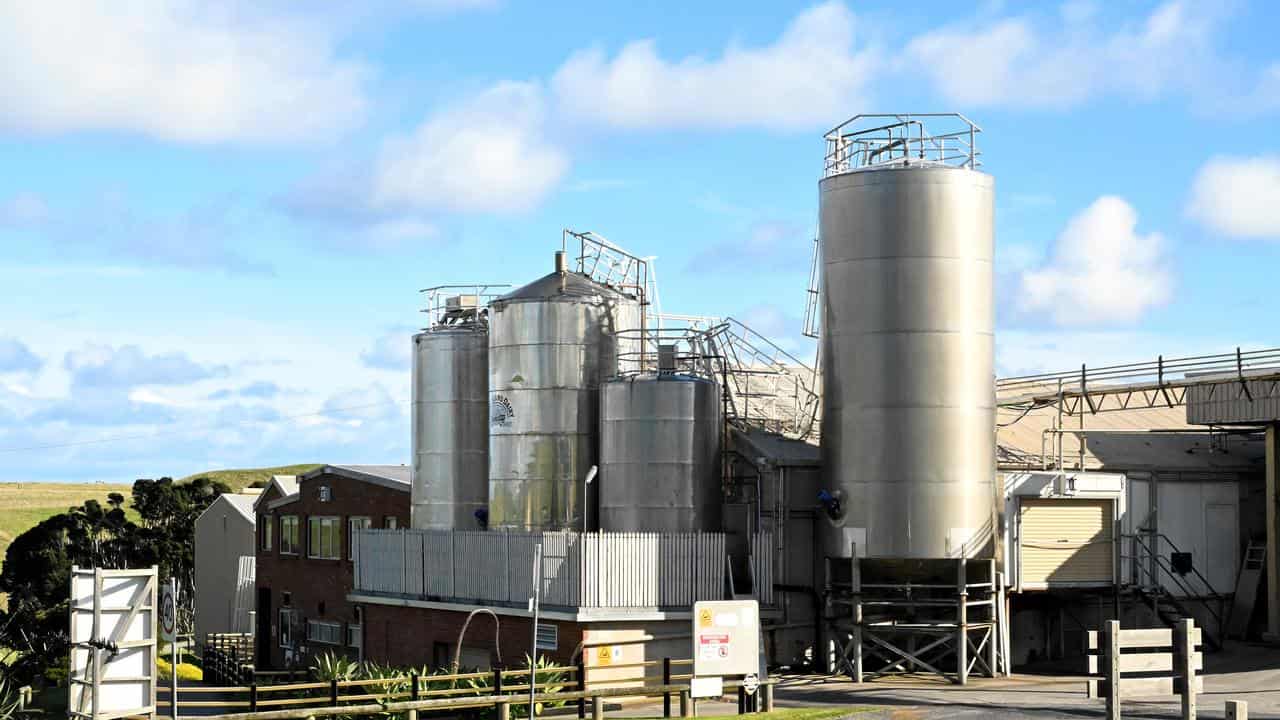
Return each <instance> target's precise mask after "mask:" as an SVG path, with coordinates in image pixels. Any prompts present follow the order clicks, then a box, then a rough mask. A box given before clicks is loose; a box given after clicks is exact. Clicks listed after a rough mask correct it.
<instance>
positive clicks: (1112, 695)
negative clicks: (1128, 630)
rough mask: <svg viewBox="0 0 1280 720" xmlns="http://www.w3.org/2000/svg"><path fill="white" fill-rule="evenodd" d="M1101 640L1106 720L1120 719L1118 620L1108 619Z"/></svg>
mask: <svg viewBox="0 0 1280 720" xmlns="http://www.w3.org/2000/svg"><path fill="white" fill-rule="evenodd" d="M1104 627H1105V628H1106V629H1105V630H1104V631H1103V638H1102V641H1103V643H1104V645H1103V648H1104V650H1105V652H1106V655H1105V656H1104V658H1103V660H1104V662H1105V663H1106V677H1107V720H1120V621H1119V620H1108V621H1107V623H1106V625H1105V626H1104Z"/></svg>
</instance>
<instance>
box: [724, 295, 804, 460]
mask: <svg viewBox="0 0 1280 720" xmlns="http://www.w3.org/2000/svg"><path fill="white" fill-rule="evenodd" d="M708 335H709V338H710V342H711V344H712V346H713V347H714V348H715V349H716V352H717V354H718V355H720V357H722V358H724V363H725V391H726V394H727V396H728V397H727V400H728V407H727V415H728V417H729V419H730V421H732V422H734V423H736V424H738V425H740V426H743V427H750V428H760V429H763V430H768V431H770V432H776V433H780V434H782V435H786V436H788V437H794V438H805V439H816V437H817V434H818V422H817V420H818V411H819V402H820V400H819V397H818V393H817V390H816V388H815V385H816V376H815V374H814V371H813V368H811V367H809V366H807V365H805V364H804V363H803V362H801V361H800V360H797V359H796V358H795V357H794V356H792V355H791V354H790V353H788V352H787V351H785V350H783V349H782V348H780V347H778V346H777V345H775V344H774V343H773V342H772V341H770V340H769V339H768V338H766V337H764V336H763V335H761V334H759V333H757V332H755V331H754V330H752V329H751V328H749V327H747V326H746V325H744V324H742V323H741V322H739V321H737V320H735V319H733V318H726V319H724V320H723V321H719V322H717V323H716V324H715V325H714V326H712V327H711V328H710V330H709V332H708Z"/></svg>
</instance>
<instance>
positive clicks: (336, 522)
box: [307, 515, 342, 560]
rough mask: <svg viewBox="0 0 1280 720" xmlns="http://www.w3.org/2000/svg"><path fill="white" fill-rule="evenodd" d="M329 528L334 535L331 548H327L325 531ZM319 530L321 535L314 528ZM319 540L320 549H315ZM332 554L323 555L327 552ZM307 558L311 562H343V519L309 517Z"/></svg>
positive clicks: (335, 516)
mask: <svg viewBox="0 0 1280 720" xmlns="http://www.w3.org/2000/svg"><path fill="white" fill-rule="evenodd" d="M326 526H328V528H329V529H331V530H332V531H333V533H334V537H332V538H331V540H330V543H329V547H328V548H326V547H325V537H324V536H325V529H326ZM316 527H318V528H319V534H318V535H317V534H316V531H315V529H314V528H316ZM317 539H319V545H320V547H319V548H316V547H314V546H315V545H316V544H317V543H316V540H317ZM326 549H327V550H328V551H329V552H330V554H328V555H323V554H321V553H323V552H324V551H325V550H326ZM307 557H308V558H310V559H311V560H341V559H342V518H341V517H340V516H338V515H310V516H308V517H307Z"/></svg>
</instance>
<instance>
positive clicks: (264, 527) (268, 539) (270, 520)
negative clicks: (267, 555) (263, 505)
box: [258, 514, 276, 552]
mask: <svg viewBox="0 0 1280 720" xmlns="http://www.w3.org/2000/svg"><path fill="white" fill-rule="evenodd" d="M258 518H259V522H258V528H259V529H260V532H261V533H262V537H261V538H259V540H258V549H259V550H262V551H263V552H271V550H272V546H273V545H275V532H274V531H275V528H276V518H275V516H274V515H265V514H264V515H259V516H258Z"/></svg>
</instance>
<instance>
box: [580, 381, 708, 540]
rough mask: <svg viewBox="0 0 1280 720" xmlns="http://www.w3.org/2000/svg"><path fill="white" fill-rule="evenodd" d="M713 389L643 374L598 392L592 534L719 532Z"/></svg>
mask: <svg viewBox="0 0 1280 720" xmlns="http://www.w3.org/2000/svg"><path fill="white" fill-rule="evenodd" d="M723 431H724V427H723V421H722V418H721V397H720V386H719V384H718V383H716V382H715V381H713V380H708V379H705V378H700V377H694V376H690V375H683V374H661V373H659V374H643V375H637V376H633V377H619V378H614V379H611V380H609V381H607V382H606V383H605V384H604V385H603V386H601V389H600V473H599V476H598V477H597V479H596V483H597V484H598V485H599V488H600V489H599V495H600V529H601V530H608V531H615V532H624V531H626V532H634V531H644V532H696V531H702V532H719V531H720V529H721V528H720V507H721V503H722V499H723V498H722V493H721V489H720V450H721V437H722V433H723Z"/></svg>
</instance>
